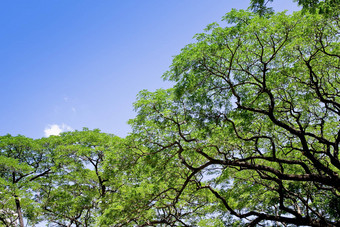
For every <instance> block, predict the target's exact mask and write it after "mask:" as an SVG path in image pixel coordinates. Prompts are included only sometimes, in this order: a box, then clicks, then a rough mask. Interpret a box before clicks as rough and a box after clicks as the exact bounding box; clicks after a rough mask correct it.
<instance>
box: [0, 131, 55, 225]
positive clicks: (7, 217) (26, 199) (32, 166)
mask: <svg viewBox="0 0 340 227" xmlns="http://www.w3.org/2000/svg"><path fill="white" fill-rule="evenodd" d="M42 141H43V139H42V140H33V139H30V138H27V137H25V136H20V135H19V136H15V137H13V136H11V135H6V136H1V137H0V170H1V171H0V182H1V184H0V194H1V197H0V201H1V204H2V207H0V209H1V211H0V221H1V222H2V224H4V225H5V226H13V225H15V223H16V222H18V224H19V226H21V227H23V226H24V217H25V218H26V220H27V222H28V224H31V225H34V224H36V223H37V222H38V221H39V212H40V210H39V206H38V205H37V200H36V193H35V192H36V191H37V190H39V188H40V183H41V181H43V179H44V178H46V177H48V176H49V175H50V174H51V173H52V168H53V165H54V162H53V159H52V157H53V152H51V151H52V150H50V149H47V148H46V146H44V143H43V142H42Z"/></svg>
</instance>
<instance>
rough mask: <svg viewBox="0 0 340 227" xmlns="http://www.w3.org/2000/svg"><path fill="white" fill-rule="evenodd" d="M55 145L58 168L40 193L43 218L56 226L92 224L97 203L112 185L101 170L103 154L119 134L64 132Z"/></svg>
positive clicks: (97, 131) (96, 211)
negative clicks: (107, 183) (108, 183)
mask: <svg viewBox="0 0 340 227" xmlns="http://www.w3.org/2000/svg"><path fill="white" fill-rule="evenodd" d="M58 139H59V140H60V143H59V145H58V146H57V147H55V148H54V149H55V153H56V160H57V161H56V162H57V166H58V169H56V170H55V172H54V175H52V176H51V177H50V178H49V180H48V181H46V182H45V184H44V187H42V188H41V190H40V192H39V194H40V198H41V207H42V208H41V209H42V213H43V216H44V220H47V221H48V222H49V223H51V224H56V226H85V227H87V226H94V225H95V223H96V221H97V218H98V216H100V215H101V213H102V210H101V209H100V204H101V203H104V202H105V196H106V195H107V194H110V193H111V192H112V191H113V190H115V189H114V188H112V185H109V186H107V185H106V182H107V181H108V180H107V179H106V178H105V176H104V174H103V163H104V157H105V156H106V155H107V153H110V154H111V153H112V154H111V156H112V155H113V153H114V150H113V149H112V148H113V147H114V145H115V144H116V143H117V141H118V140H119V139H118V137H116V136H114V135H111V134H107V133H102V132H100V130H98V129H96V130H88V129H86V128H84V130H83V131H74V132H65V133H62V134H61V135H60V136H58Z"/></svg>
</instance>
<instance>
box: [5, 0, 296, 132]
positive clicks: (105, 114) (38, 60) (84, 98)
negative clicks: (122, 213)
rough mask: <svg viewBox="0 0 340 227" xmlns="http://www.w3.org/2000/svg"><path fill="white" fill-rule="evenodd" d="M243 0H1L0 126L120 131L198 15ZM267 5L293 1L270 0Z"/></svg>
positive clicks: (214, 16)
mask: <svg viewBox="0 0 340 227" xmlns="http://www.w3.org/2000/svg"><path fill="white" fill-rule="evenodd" d="M248 6H249V0H143V1H142V0H123V1H118V0H96V1H95V0H29V1H28V0H3V1H1V2H0V18H1V19H0V28H1V29H0V82H1V88H0V97H1V102H0V135H5V134H7V133H10V134H12V135H17V134H21V135H25V136H27V137H33V138H40V137H43V136H47V135H49V134H53V133H57V132H59V131H62V130H72V129H77V130H81V129H82V128H83V127H88V128H90V129H94V128H99V129H101V130H102V131H104V132H108V133H113V134H116V135H118V136H122V137H124V136H126V135H127V133H128V132H129V130H130V128H129V126H128V125H127V121H128V120H129V119H130V118H133V117H134V116H135V113H134V111H133V107H132V104H133V102H134V101H135V100H136V95H137V94H138V92H139V91H140V90H142V89H148V90H151V91H154V90H156V89H157V88H168V87H170V86H171V84H170V83H169V82H164V81H163V80H162V78H161V76H162V74H163V73H164V72H165V71H166V70H167V69H168V67H169V66H170V64H171V61H172V58H173V56H174V55H176V54H178V53H179V52H180V50H181V48H183V47H184V46H185V45H186V44H189V43H191V42H194V40H193V39H192V37H193V36H194V35H195V34H196V33H199V32H202V31H203V29H204V28H205V27H206V25H208V24H210V23H212V22H220V20H221V17H222V16H223V15H224V14H225V13H227V12H229V11H230V10H231V9H232V8H236V9H246V8H247V7H248ZM272 6H273V7H274V9H275V10H276V11H282V10H285V9H287V10H289V12H292V11H293V10H298V8H297V6H296V4H295V3H293V2H292V1H291V0H274V3H273V4H272Z"/></svg>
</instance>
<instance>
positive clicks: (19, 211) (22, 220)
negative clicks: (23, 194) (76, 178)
mask: <svg viewBox="0 0 340 227" xmlns="http://www.w3.org/2000/svg"><path fill="white" fill-rule="evenodd" d="M14 198H15V205H16V207H17V213H18V218H19V226H20V227H25V226H24V219H23V217H22V212H21V206H20V199H19V197H18V196H17V195H15V196H14Z"/></svg>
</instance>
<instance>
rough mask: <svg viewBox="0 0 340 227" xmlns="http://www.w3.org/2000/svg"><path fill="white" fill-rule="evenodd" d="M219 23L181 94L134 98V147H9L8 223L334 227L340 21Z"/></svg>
mask: <svg viewBox="0 0 340 227" xmlns="http://www.w3.org/2000/svg"><path fill="white" fill-rule="evenodd" d="M253 2H257V3H258V4H259V5H258V7H262V6H261V4H262V5H263V3H264V1H253ZM302 2H303V1H300V4H302ZM305 3H306V4H307V1H305ZM326 3H327V1H325V4H326ZM308 4H309V3H308ZM327 4H328V3H327ZM223 20H224V21H225V22H227V23H228V24H229V25H228V26H227V27H221V26H219V25H218V24H217V23H212V24H210V25H208V27H207V28H206V29H205V32H204V33H201V34H197V35H196V36H195V37H196V39H197V40H196V42H195V43H193V44H189V45H187V46H186V47H185V48H183V49H182V52H181V53H180V54H179V55H177V56H176V57H175V58H174V60H173V63H172V65H171V66H170V69H169V71H168V72H166V73H165V74H164V75H163V78H164V79H167V80H170V81H173V82H175V86H174V87H173V88H171V89H159V90H156V91H155V92H149V91H146V90H143V91H141V92H140V93H139V95H138V99H137V101H136V103H135V104H134V107H135V110H136V111H137V116H136V117H135V118H134V119H131V120H130V121H129V124H130V125H131V126H132V129H133V131H132V133H131V134H130V135H129V136H127V137H126V138H118V137H116V136H114V135H111V134H106V133H102V132H100V131H99V130H89V129H86V128H85V129H84V130H82V131H74V132H66V133H62V134H61V135H60V136H51V137H48V138H42V139H36V140H33V139H30V138H26V137H24V136H16V137H13V136H11V135H6V136H1V137H0V170H1V171H0V222H1V225H4V226H14V225H17V223H20V222H21V224H20V225H21V226H23V224H22V221H23V218H25V219H26V220H27V222H28V225H31V226H34V225H36V223H38V222H39V221H40V220H46V221H47V222H48V223H49V224H51V225H55V226H202V227H203V226H216V227H219V226H257V225H258V226H281V225H282V226H299V225H300V226H301V225H302V226H339V225H340V222H339V221H338V220H339V211H340V205H339V204H340V197H339V195H340V187H339V185H340V177H339V176H340V160H339V157H340V155H339V143H340V125H339V122H340V95H339V91H340V80H339V63H340V44H339V24H340V23H339V18H338V17H337V16H336V15H335V14H334V15H331V16H329V15H328V16H324V15H321V14H310V13H308V12H304V13H301V12H297V13H294V14H292V15H286V14H285V13H277V14H274V13H268V12H266V13H264V14H263V15H259V14H256V13H252V12H249V11H245V10H239V11H238V10H232V11H231V12H230V13H228V14H226V16H225V17H223Z"/></svg>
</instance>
